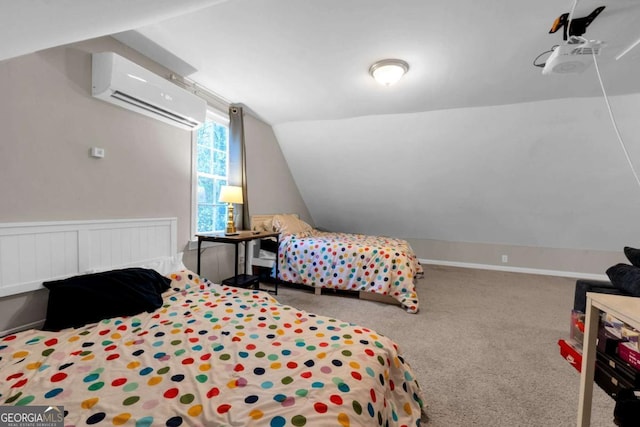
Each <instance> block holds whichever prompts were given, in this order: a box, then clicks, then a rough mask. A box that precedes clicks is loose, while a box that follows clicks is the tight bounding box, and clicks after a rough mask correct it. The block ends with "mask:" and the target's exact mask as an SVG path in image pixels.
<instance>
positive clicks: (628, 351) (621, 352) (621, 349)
mask: <svg viewBox="0 0 640 427" xmlns="http://www.w3.org/2000/svg"><path fill="white" fill-rule="evenodd" d="M618 356H620V359H622V360H624V361H625V362H627V363H628V364H629V365H631V366H633V367H634V368H635V369H640V352H638V350H637V349H636V348H635V346H634V344H632V343H630V342H626V341H623V342H620V343H619V344H618Z"/></svg>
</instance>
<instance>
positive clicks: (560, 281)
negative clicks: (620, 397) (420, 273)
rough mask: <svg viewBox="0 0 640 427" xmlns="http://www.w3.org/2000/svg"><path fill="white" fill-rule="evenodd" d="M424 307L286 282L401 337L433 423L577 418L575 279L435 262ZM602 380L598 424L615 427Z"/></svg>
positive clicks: (289, 292) (334, 313)
mask: <svg viewBox="0 0 640 427" xmlns="http://www.w3.org/2000/svg"><path fill="white" fill-rule="evenodd" d="M425 270H426V271H425V276H424V278H422V279H420V280H419V281H418V294H419V298H420V312H419V313H418V314H408V313H406V312H405V311H404V310H403V309H402V308H400V307H399V306H394V305H389V304H383V303H379V302H373V301H364V300H359V299H355V298H349V297H345V296H332V295H322V296H315V295H313V293H311V292H309V291H303V290H300V289H294V288H290V287H284V286H281V287H280V292H279V295H278V297H277V299H278V300H279V301H280V302H282V303H283V304H287V305H291V306H294V307H297V308H301V309H304V310H307V311H311V312H314V313H318V314H322V315H325V316H331V317H335V318H339V319H341V320H347V321H350V322H353V323H358V324H361V325H363V326H367V327H369V328H372V329H375V330H377V331H378V332H380V333H382V334H384V335H387V336H389V337H391V338H392V339H393V340H394V341H396V342H397V343H398V344H399V346H400V348H401V350H402V352H403V353H404V355H405V357H406V359H407V360H408V361H409V363H410V364H411V366H412V367H413V369H414V371H415V373H416V375H417V377H418V380H419V382H420V385H421V387H422V389H423V390H424V395H425V398H426V404H427V408H426V413H427V415H428V416H429V422H428V423H427V426H428V427H470V426H474V427H475V426H480V427H484V426H487V427H489V426H491V427H502V426H504V427H519V426H536V427H541V426H551V427H557V426H575V425H576V415H577V408H578V388H579V383H580V377H579V374H578V372H577V371H575V370H574V369H573V368H572V367H571V366H570V365H569V364H568V363H567V362H566V361H565V360H564V359H563V358H562V357H561V356H560V353H559V350H558V345H557V341H558V339H560V338H566V337H567V336H568V331H569V322H570V311H571V307H572V306H573V288H574V283H575V280H574V279H567V278H558V277H549V276H538V275H526V274H517V273H506V272H498V271H486V270H474V269H464V268H453V267H439V266H426V268H425ZM613 408H614V401H613V400H612V399H611V398H610V397H609V396H607V395H606V394H605V393H604V392H603V391H602V390H600V389H599V388H598V387H595V388H594V397H593V412H592V418H591V420H592V421H591V425H592V426H613V425H614V423H613Z"/></svg>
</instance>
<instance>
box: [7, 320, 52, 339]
mask: <svg viewBox="0 0 640 427" xmlns="http://www.w3.org/2000/svg"><path fill="white" fill-rule="evenodd" d="M42 325H44V319H42V320H36V321H35V322H31V323H27V324H25V325H20V326H16V327H15V328H11V329H7V330H4V331H0V337H4V336H5V335H11V334H14V333H16V332H20V331H26V330H27V329H34V328H41V327H42Z"/></svg>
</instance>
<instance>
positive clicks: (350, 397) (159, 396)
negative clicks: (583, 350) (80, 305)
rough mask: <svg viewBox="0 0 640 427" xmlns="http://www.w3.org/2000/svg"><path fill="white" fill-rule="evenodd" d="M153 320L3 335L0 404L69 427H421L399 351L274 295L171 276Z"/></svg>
mask: <svg viewBox="0 0 640 427" xmlns="http://www.w3.org/2000/svg"><path fill="white" fill-rule="evenodd" d="M173 279H174V280H173V283H172V286H173V288H174V289H173V291H168V293H167V294H166V296H165V298H164V300H165V304H164V306H163V307H161V308H160V309H158V310H156V311H155V312H153V313H141V314H139V315H137V316H131V317H119V318H112V319H107V320H104V321H102V322H100V323H98V324H95V325H90V326H85V327H82V328H78V329H66V330H63V331H60V332H43V331H39V330H29V331H24V332H20V333H17V334H13V335H9V336H5V337H3V338H0V404H1V405H49V406H58V405H62V406H64V411H65V425H66V426H84V425H100V426H103V425H104V426H106V425H109V426H119V425H126V426H136V427H143V426H251V425H253V426H271V427H278V426H373V425H380V426H416V425H419V424H420V421H419V419H420V415H421V407H422V405H423V404H422V398H421V392H420V389H419V387H418V384H417V382H416V380H415V378H414V375H413V373H412V370H411V368H410V367H409V365H408V364H407V363H406V362H405V361H404V360H403V358H402V357H401V356H400V354H399V352H398V348H397V346H396V344H394V343H393V342H392V341H391V340H390V339H389V338H386V337H384V336H382V335H380V334H378V333H376V332H374V331H372V330H369V329H367V328H365V327H362V326H357V325H353V324H349V323H346V322H343V321H340V320H336V319H332V318H329V317H323V316H319V315H315V314H311V313H307V312H305V311H300V310H296V309H294V308H292V307H289V306H284V305H281V304H279V303H278V302H277V301H276V300H275V299H273V298H272V297H271V296H270V295H269V294H267V293H265V292H261V291H255V290H243V289H238V288H233V287H223V286H219V285H214V284H211V283H210V282H207V281H206V280H203V279H200V278H198V277H197V276H196V275H195V274H193V273H190V272H181V273H176V274H174V275H173Z"/></svg>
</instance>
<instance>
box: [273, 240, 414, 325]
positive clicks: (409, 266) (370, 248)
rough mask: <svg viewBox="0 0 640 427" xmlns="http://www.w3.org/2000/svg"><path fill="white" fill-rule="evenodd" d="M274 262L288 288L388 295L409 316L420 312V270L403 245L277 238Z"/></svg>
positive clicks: (388, 241) (398, 242)
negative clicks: (293, 285) (417, 283)
mask: <svg viewBox="0 0 640 427" xmlns="http://www.w3.org/2000/svg"><path fill="white" fill-rule="evenodd" d="M278 258H279V261H278V277H279V278H280V279H282V280H284V281H286V282H290V283H298V284H303V285H310V286H314V287H321V288H332V289H341V290H350V291H365V292H373V293H376V294H381V295H389V296H391V297H393V298H394V299H396V300H398V301H399V302H400V304H401V305H402V306H403V307H404V308H405V310H406V311H407V312H409V313H416V312H417V311H418V309H419V304H418V294H417V292H416V288H415V277H416V275H417V274H419V273H422V272H423V269H422V266H421V265H420V263H419V262H418V259H417V257H416V255H415V254H414V253H413V249H411V246H410V245H409V243H407V241H406V240H402V239H396V238H392V237H381V236H369V235H365V234H348V233H333V232H332V233H329V232H323V231H317V230H313V231H312V232H310V233H300V234H287V235H283V236H281V238H280V246H279V249H278Z"/></svg>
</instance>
